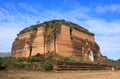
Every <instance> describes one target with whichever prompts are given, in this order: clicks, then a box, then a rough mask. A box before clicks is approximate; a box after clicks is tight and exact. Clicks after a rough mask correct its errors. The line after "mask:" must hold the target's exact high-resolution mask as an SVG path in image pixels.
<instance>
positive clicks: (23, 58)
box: [17, 57, 26, 62]
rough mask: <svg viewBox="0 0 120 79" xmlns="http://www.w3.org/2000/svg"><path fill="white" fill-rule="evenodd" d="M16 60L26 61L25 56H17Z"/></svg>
mask: <svg viewBox="0 0 120 79" xmlns="http://www.w3.org/2000/svg"><path fill="white" fill-rule="evenodd" d="M17 61H18V62H23V61H26V58H25V57H19V58H17Z"/></svg>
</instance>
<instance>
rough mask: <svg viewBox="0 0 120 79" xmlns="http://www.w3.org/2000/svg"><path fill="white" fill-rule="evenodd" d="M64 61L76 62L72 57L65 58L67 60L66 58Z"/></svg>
mask: <svg viewBox="0 0 120 79" xmlns="http://www.w3.org/2000/svg"><path fill="white" fill-rule="evenodd" d="M64 61H67V62H75V61H76V60H75V59H73V58H72V57H65V58H64Z"/></svg>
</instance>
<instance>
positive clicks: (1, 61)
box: [0, 57, 3, 65]
mask: <svg viewBox="0 0 120 79" xmlns="http://www.w3.org/2000/svg"><path fill="white" fill-rule="evenodd" d="M2 64H3V58H2V57H0V65H2Z"/></svg>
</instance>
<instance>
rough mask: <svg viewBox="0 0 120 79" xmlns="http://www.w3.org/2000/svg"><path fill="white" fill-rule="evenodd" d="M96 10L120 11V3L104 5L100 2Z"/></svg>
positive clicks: (101, 11)
mask: <svg viewBox="0 0 120 79" xmlns="http://www.w3.org/2000/svg"><path fill="white" fill-rule="evenodd" d="M95 10H96V12H98V13H104V12H108V11H110V12H120V4H110V5H103V4H99V5H97V6H96V8H95Z"/></svg>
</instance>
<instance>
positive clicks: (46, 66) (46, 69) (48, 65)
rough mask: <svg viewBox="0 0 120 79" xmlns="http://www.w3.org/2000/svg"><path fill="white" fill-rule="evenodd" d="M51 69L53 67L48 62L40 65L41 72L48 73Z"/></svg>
mask: <svg viewBox="0 0 120 79" xmlns="http://www.w3.org/2000/svg"><path fill="white" fill-rule="evenodd" d="M52 69H53V65H52V63H50V62H45V63H44V64H43V65H42V71H50V70H52Z"/></svg>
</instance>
